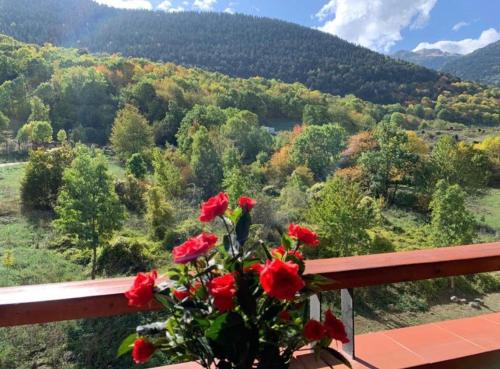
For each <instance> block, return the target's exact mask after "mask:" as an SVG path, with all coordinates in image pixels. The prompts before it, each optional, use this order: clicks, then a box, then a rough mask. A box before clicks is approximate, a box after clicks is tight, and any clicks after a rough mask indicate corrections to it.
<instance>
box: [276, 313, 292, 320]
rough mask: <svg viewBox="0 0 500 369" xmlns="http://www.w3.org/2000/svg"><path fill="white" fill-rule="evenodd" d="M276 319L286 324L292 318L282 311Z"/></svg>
mask: <svg viewBox="0 0 500 369" xmlns="http://www.w3.org/2000/svg"><path fill="white" fill-rule="evenodd" d="M278 318H280V320H283V321H284V322H288V321H290V320H291V319H292V316H291V315H290V313H289V312H288V311H286V310H283V311H280V312H279V314H278Z"/></svg>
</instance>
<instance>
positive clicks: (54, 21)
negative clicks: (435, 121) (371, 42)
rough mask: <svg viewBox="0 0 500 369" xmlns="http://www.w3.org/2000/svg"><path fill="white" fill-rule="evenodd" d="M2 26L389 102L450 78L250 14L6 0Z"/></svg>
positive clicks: (436, 89) (28, 37)
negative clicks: (156, 10)
mask: <svg viewBox="0 0 500 369" xmlns="http://www.w3.org/2000/svg"><path fill="white" fill-rule="evenodd" d="M0 33H5V34H7V35H10V36H13V37H15V38H17V39H19V40H22V41H26V42H34V43H38V44H42V43H44V42H51V43H54V44H56V45H62V46H72V47H79V48H86V49H88V50H90V51H92V52H108V53H114V52H120V53H122V54H124V55H126V56H136V57H147V58H151V59H154V60H161V61H171V62H175V63H179V64H183V65H187V66H199V67H203V68H206V69H209V70H213V71H218V72H222V73H225V74H228V75H231V76H238V77H251V76H262V77H266V78H277V79H280V80H283V81H285V82H296V81H298V82H302V83H304V84H306V85H307V86H308V87H310V88H313V89H319V90H322V91H325V92H329V93H333V94H340V95H345V94H351V93H352V94H355V95H356V96H358V97H361V98H364V99H367V100H370V101H373V102H382V103H392V102H406V101H417V100H420V98H421V97H423V96H429V97H430V98H435V97H437V95H438V94H439V93H440V92H441V91H442V89H443V88H446V89H449V84H450V81H449V79H450V77H447V76H443V75H441V74H439V73H437V72H435V71H431V70H428V69H425V68H422V67H420V66H416V65H413V64H409V63H406V62H402V61H396V60H393V59H391V58H389V57H387V56H384V55H381V54H378V53H375V52H373V51H370V50H368V49H365V48H362V47H358V46H355V45H352V44H350V43H348V42H346V41H343V40H341V39H339V38H337V37H334V36H332V35H329V34H326V33H323V32H320V31H317V30H313V29H310V28H306V27H302V26H298V25H295V24H291V23H287V22H283V21H278V20H272V19H267V18H258V17H251V16H244V15H230V14H220V13H193V12H185V13H176V14H167V13H163V12H151V11H141V10H119V9H113V8H108V7H104V6H100V5H98V4H96V3H94V2H92V1H91V0H65V1H64V2H62V1H60V0H37V1H31V0H0Z"/></svg>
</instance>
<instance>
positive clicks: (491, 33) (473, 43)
mask: <svg viewBox="0 0 500 369" xmlns="http://www.w3.org/2000/svg"><path fill="white" fill-rule="evenodd" d="M498 40H500V32H498V31H497V30H496V29H494V28H490V29H487V30H485V31H483V32H482V33H481V35H480V36H479V38H466V39H463V40H459V41H448V40H443V41H438V42H434V43H429V42H421V43H419V44H418V45H417V47H416V48H415V49H413V51H418V50H422V49H440V50H443V51H447V52H449V53H457V54H468V53H471V52H473V51H474V50H476V49H479V48H481V47H484V46H486V45H489V44H491V43H492V42H495V41H498Z"/></svg>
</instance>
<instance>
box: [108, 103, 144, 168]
mask: <svg viewBox="0 0 500 369" xmlns="http://www.w3.org/2000/svg"><path fill="white" fill-rule="evenodd" d="M110 140H111V144H112V145H113V149H114V150H115V152H116V154H117V155H118V157H119V158H120V159H121V160H127V159H128V158H129V157H130V156H131V155H133V154H136V153H143V152H145V151H146V150H147V149H150V148H151V147H153V130H152V128H151V127H150V126H149V124H148V121H147V120H146V118H144V117H143V116H142V115H141V113H139V110H138V109H137V108H136V107H134V106H132V105H126V106H125V107H124V108H123V109H122V110H120V111H119V112H118V114H117V115H116V118H115V122H114V124H113V130H112V131H111V138H110Z"/></svg>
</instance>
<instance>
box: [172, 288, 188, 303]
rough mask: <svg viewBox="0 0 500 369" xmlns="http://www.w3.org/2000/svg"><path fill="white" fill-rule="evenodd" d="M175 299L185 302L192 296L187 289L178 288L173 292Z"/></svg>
mask: <svg viewBox="0 0 500 369" xmlns="http://www.w3.org/2000/svg"><path fill="white" fill-rule="evenodd" d="M172 294H173V295H174V296H175V298H176V299H177V300H179V301H182V300H184V299H185V298H186V297H189V296H190V295H191V294H190V293H189V291H188V290H186V289H185V288H178V289H176V290H174V291H173V292H172Z"/></svg>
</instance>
